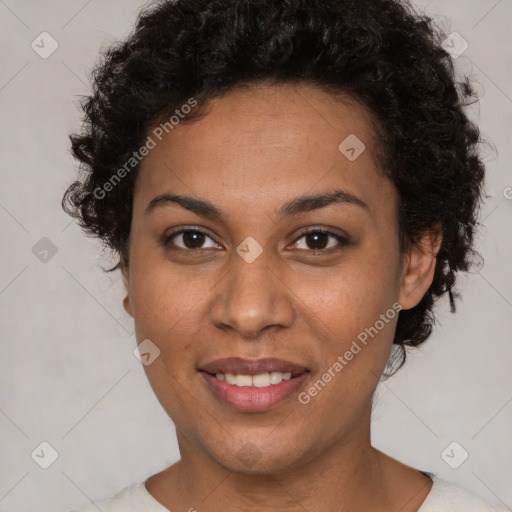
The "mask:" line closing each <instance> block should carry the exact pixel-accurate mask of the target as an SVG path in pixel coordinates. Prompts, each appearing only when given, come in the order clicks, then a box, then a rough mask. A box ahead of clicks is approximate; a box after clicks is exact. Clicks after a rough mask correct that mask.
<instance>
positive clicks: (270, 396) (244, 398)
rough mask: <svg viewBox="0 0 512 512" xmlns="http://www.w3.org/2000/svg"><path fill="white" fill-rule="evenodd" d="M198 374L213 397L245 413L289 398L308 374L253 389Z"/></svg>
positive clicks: (261, 409)
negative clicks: (215, 396)
mask: <svg viewBox="0 0 512 512" xmlns="http://www.w3.org/2000/svg"><path fill="white" fill-rule="evenodd" d="M200 373H201V375H202V376H203V378H204V379H205V380H206V382H207V384H208V386H209V387H210V389H211V390H212V391H213V392H214V393H215V395H217V396H218V397H220V398H221V399H222V400H224V402H226V403H227V404H228V405H230V406H231V407H234V408H235V409H237V410H239V411H245V412H259V411H266V410H268V409H270V408H272V407H274V406H276V405H277V404H279V403H281V402H283V401H284V400H286V399H287V398H289V397H290V396H291V395H292V394H293V393H294V392H295V391H296V390H297V388H298V387H299V386H300V385H301V384H302V383H303V382H304V380H305V379H306V378H307V376H308V372H304V373H302V374H300V375H298V376H297V377H294V378H293V379H288V380H283V381H282V382H281V383H279V384H272V385H270V386H267V387H264V388H255V387H238V386H235V385H233V384H228V383H227V382H226V381H224V380H219V379H217V377H215V376H214V375H210V374H209V373H206V372H200Z"/></svg>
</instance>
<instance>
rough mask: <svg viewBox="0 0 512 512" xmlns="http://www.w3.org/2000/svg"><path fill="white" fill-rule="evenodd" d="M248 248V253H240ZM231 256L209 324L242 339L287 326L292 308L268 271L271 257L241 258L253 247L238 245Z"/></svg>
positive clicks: (284, 289)
mask: <svg viewBox="0 0 512 512" xmlns="http://www.w3.org/2000/svg"><path fill="white" fill-rule="evenodd" d="M244 249H248V251H247V252H245V253H244V252H243V250H244ZM238 251H241V252H240V253H239V254H233V260H234V261H233V262H232V263H231V265H232V268H231V271H230V272H229V275H228V276H227V278H226V279H225V280H223V285H222V286H223V288H222V290H221V291H220V293H219V294H218V295H217V296H216V297H215V302H214V304H213V307H212V321H213V323H214V324H215V325H216V326H217V327H220V328H224V329H226V328H227V327H229V328H232V329H234V330H236V331H238V333H239V334H240V335H241V336H243V337H248V338H251V337H256V336H257V335H258V333H259V332H260V331H262V330H263V329H265V328H267V327H268V326H271V325H272V326H281V327H289V326H290V325H291V324H292V323H293V320H294V315H295V309H294V307H293V304H292V301H291V298H290V296H289V294H288V293H287V287H286V286H285V284H284V283H283V282H282V281H281V280H280V279H279V278H278V277H277V276H276V272H275V271H273V270H272V269H271V262H270V258H268V257H267V255H266V254H265V253H264V252H261V253H260V254H259V255H258V256H257V257H256V258H255V259H252V258H245V257H244V255H247V254H250V252H251V251H254V247H251V246H250V242H249V247H247V246H244V243H242V244H240V246H239V248H238V250H237V252H238ZM252 256H254V253H253V255H252Z"/></svg>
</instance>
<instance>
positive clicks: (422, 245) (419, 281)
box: [398, 229, 442, 309]
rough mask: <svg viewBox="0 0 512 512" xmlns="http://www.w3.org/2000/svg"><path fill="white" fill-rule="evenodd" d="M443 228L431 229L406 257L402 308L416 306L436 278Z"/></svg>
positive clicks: (401, 282)
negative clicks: (437, 258)
mask: <svg viewBox="0 0 512 512" xmlns="http://www.w3.org/2000/svg"><path fill="white" fill-rule="evenodd" d="M441 242H442V234H441V230H440V229H438V230H437V231H429V232H427V233H425V234H424V235H423V237H422V238H421V240H420V241H419V242H417V243H415V244H414V245H413V246H412V247H411V248H410V249H409V251H408V253H407V255H406V256H405V258H404V266H403V269H402V277H401V281H400V295H399V299H398V302H399V303H400V304H401V305H402V309H411V308H413V307H414V306H416V305H417V304H418V303H419V302H420V301H421V299H422V298H423V296H424V295H425V293H426V292H427V290H428V289H429V287H430V285H431V284H432V281H433V279H434V272H435V268H436V257H437V253H438V252H439V249H440V248H441Z"/></svg>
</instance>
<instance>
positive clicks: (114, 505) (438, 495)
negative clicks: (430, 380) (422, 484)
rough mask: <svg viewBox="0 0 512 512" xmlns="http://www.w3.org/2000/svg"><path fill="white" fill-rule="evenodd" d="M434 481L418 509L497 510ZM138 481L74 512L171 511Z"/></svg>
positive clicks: (450, 511)
mask: <svg viewBox="0 0 512 512" xmlns="http://www.w3.org/2000/svg"><path fill="white" fill-rule="evenodd" d="M426 474H428V476H429V477H430V478H431V479H432V480H433V482H434V484H433V485H432V488H431V490H430V492H429V494H428V496H427V497H426V499H425V501H424V502H423V504H422V505H421V507H420V508H419V509H418V511H417V512H496V511H495V509H493V508H492V507H491V506H489V505H488V504H487V503H485V501H483V500H481V499H480V498H478V497H477V496H475V495H474V494H472V493H470V492H469V491H466V490H465V489H463V488H462V487H459V486H458V485H455V484H452V483H450V482H447V481H446V480H442V479H441V478H438V477H437V476H436V475H434V474H432V473H426ZM144 483H145V482H139V483H136V484H133V485H130V486H128V487H125V488H124V489H122V490H121V491H119V492H118V493H117V494H116V495H115V496H113V497H112V498H108V499H106V500H104V501H101V502H99V503H96V504H91V505H90V506H88V507H86V508H84V509H81V510H76V511H72V512H98V508H99V509H100V510H101V511H102V512H169V509H167V508H166V507H164V506H163V505H162V504H160V503H159V502H158V501H156V499H155V498H153V496H152V495H151V494H150V493H149V492H148V491H147V489H146V487H145V485H144Z"/></svg>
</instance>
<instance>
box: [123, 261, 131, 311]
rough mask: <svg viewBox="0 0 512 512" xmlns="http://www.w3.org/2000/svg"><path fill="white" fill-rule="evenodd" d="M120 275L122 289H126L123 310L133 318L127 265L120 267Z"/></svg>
mask: <svg viewBox="0 0 512 512" xmlns="http://www.w3.org/2000/svg"><path fill="white" fill-rule="evenodd" d="M121 275H122V276H123V283H124V287H125V288H126V295H125V297H124V299H123V307H124V310H125V311H126V312H127V313H128V314H129V315H130V316H131V317H133V310H132V304H131V301H130V269H129V268H128V266H127V265H123V266H122V267H121Z"/></svg>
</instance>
